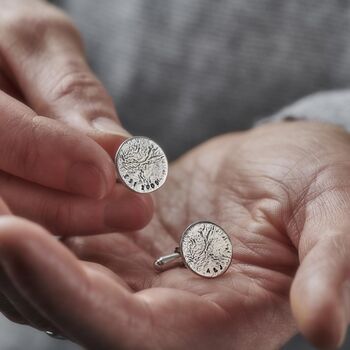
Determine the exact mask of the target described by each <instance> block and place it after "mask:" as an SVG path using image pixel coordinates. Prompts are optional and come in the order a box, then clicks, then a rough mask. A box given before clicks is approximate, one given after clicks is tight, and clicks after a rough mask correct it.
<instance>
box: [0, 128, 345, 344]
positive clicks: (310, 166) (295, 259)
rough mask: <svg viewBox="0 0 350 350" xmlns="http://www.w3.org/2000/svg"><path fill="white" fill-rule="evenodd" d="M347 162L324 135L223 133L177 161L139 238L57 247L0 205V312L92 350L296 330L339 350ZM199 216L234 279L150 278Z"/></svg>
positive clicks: (286, 334) (338, 143)
mask: <svg viewBox="0 0 350 350" xmlns="http://www.w3.org/2000/svg"><path fill="white" fill-rule="evenodd" d="M349 152H350V136H349V134H347V133H346V132H345V131H343V130H341V129H340V128H337V127H334V126H330V125H326V124H317V123H307V122H290V123H287V122H285V123H276V124H270V125H266V126H263V127H259V128H256V129H254V130H251V131H247V132H244V133H234V134H228V135H223V136H221V137H218V138H215V139H212V140H210V141H209V142H207V143H205V144H203V145H201V146H199V147H197V148H196V149H194V150H192V151H191V152H189V153H188V154H186V155H185V156H183V157H182V158H181V159H179V160H178V161H176V162H175V163H174V164H172V166H171V168H170V177H169V179H168V182H167V183H166V185H165V187H164V188H163V189H162V190H160V191H158V192H157V193H156V196H155V216H154V218H153V220H152V221H151V223H150V224H149V225H148V226H147V227H146V228H145V229H144V230H142V231H135V232H133V233H128V234H122V233H111V234H105V235H99V236H90V237H74V238H68V239H65V240H64V242H63V243H64V245H63V244H62V243H61V242H59V241H57V240H56V239H55V238H53V237H51V236H50V235H49V234H48V232H47V231H45V230H44V229H42V228H41V227H39V226H37V225H36V224H33V223H30V222H28V221H25V220H23V219H19V218H15V217H13V216H11V215H10V213H9V211H8V209H7V208H6V206H5V205H4V204H3V205H2V208H1V209H0V210H1V211H2V213H3V214H4V216H2V217H0V264H1V266H2V274H1V275H2V278H1V283H0V285H1V292H2V294H3V298H2V303H1V304H2V306H1V308H2V310H3V312H4V313H5V314H6V315H7V316H8V317H9V318H11V319H12V320H14V321H16V322H23V323H29V324H31V325H33V326H34V327H37V328H40V329H53V330H56V331H57V332H59V333H61V334H63V335H65V336H66V337H69V338H70V339H72V340H73V341H76V342H78V343H80V344H82V345H83V346H85V347H86V348H88V349H116V348H118V349H170V350H172V349H174V350H175V349H191V348H193V349H196V348H201V349H204V350H205V349H208V350H209V349H213V348H217V349H244V350H249V349H278V348H279V347H280V346H282V344H284V343H285V342H286V341H287V340H288V339H289V338H290V337H291V336H292V335H293V334H294V333H295V332H296V330H297V329H298V328H299V330H300V331H301V332H303V333H304V335H305V336H306V337H307V338H308V339H309V340H310V341H311V342H312V343H313V344H315V345H316V346H318V347H320V348H325V349H326V348H327V349H333V348H336V346H337V345H339V344H340V343H341V342H342V340H343V338H344V335H345V331H346V326H347V324H348V316H349V311H350V310H349V295H350V294H349V282H348V281H349V267H350V266H349V259H348V252H349V249H350V239H349V237H350V236H349V234H348V231H349V218H348V217H349V215H348V212H349V207H350V200H349V199H350V197H349V195H350V192H349V188H350V178H349V176H348V174H349V169H350V160H349V156H348V155H349ZM202 219H206V220H211V221H214V222H216V223H218V224H219V225H220V226H222V227H223V228H224V229H225V230H226V232H227V233H228V234H229V235H230V237H231V240H232V243H233V249H234V250H233V251H234V259H233V262H232V264H231V266H230V268H229V270H228V271H227V272H226V273H225V274H224V275H223V276H221V277H220V278H216V279H204V278H201V277H199V276H197V275H195V274H193V273H191V272H190V271H189V270H187V269H185V268H183V267H177V268H173V269H169V270H167V271H164V272H162V273H157V272H155V271H154V270H153V266H152V264H153V261H154V259H155V258H157V257H158V256H159V255H163V254H166V253H170V252H172V251H173V249H174V247H175V246H176V245H177V244H178V241H179V238H180V236H181V233H182V231H183V230H184V229H185V227H186V226H187V225H188V224H190V223H191V222H193V221H197V220H202ZM72 252H73V253H74V255H73V254H72Z"/></svg>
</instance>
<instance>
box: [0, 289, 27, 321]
mask: <svg viewBox="0 0 350 350" xmlns="http://www.w3.org/2000/svg"><path fill="white" fill-rule="evenodd" d="M0 312H1V313H2V314H3V315H4V316H5V317H6V318H7V319H9V320H10V321H12V322H15V323H19V324H28V321H27V320H26V319H25V318H24V317H23V316H22V315H21V314H20V313H19V312H18V311H17V310H16V309H15V308H14V306H13V305H12V304H11V303H10V302H9V300H8V299H7V297H5V295H4V294H3V293H1V292H0Z"/></svg>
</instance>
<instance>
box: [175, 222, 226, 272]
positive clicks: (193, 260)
mask: <svg viewBox="0 0 350 350" xmlns="http://www.w3.org/2000/svg"><path fill="white" fill-rule="evenodd" d="M180 250H181V255H182V257H183V260H184V263H185V265H186V266H187V267H188V268H189V269H190V270H192V271H193V272H195V273H196V274H198V275H200V276H203V277H217V276H220V275H221V274H223V273H224V272H225V271H226V270H227V269H228V267H229V266H230V263H231V260H232V244H231V240H230V238H229V236H228V235H227V233H226V232H225V231H224V230H223V229H222V228H221V227H220V226H218V225H216V224H214V223H212V222H209V221H200V222H197V223H194V224H192V225H190V226H189V227H188V228H187V229H186V230H185V232H184V233H183V234H182V238H181V242H180Z"/></svg>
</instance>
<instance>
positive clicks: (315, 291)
mask: <svg viewBox="0 0 350 350" xmlns="http://www.w3.org/2000/svg"><path fill="white" fill-rule="evenodd" d="M309 282H310V281H309ZM340 300H341V299H340V298H339V295H338V294H337V293H336V292H335V291H334V290H332V289H331V288H330V287H329V286H325V285H322V284H321V283H309V285H308V286H298V285H297V284H293V286H292V290H291V307H292V311H293V314H294V317H295V320H296V322H297V325H298V328H299V330H300V332H301V333H302V334H303V335H304V336H305V337H306V338H307V339H308V340H309V341H310V342H311V343H312V344H313V345H314V346H316V347H317V348H319V349H337V348H338V347H339V346H341V345H342V343H343V342H344V339H345V335H346V330H347V318H346V314H345V310H344V306H343V305H342V303H341V301H340Z"/></svg>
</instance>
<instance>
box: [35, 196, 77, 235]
mask: <svg viewBox="0 0 350 350" xmlns="http://www.w3.org/2000/svg"><path fill="white" fill-rule="evenodd" d="M49 200H50V199H44V200H43V201H42V203H41V205H40V207H41V208H40V213H39V215H40V219H39V220H40V222H41V223H42V224H43V226H45V227H47V228H48V229H49V230H50V231H51V232H52V233H54V234H58V235H64V234H66V233H69V232H70V231H71V230H72V219H73V208H72V204H71V203H70V202H69V200H68V201H67V200H66V201H64V202H63V201H61V200H59V199H58V200H57V201H56V202H54V203H52V202H49Z"/></svg>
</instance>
